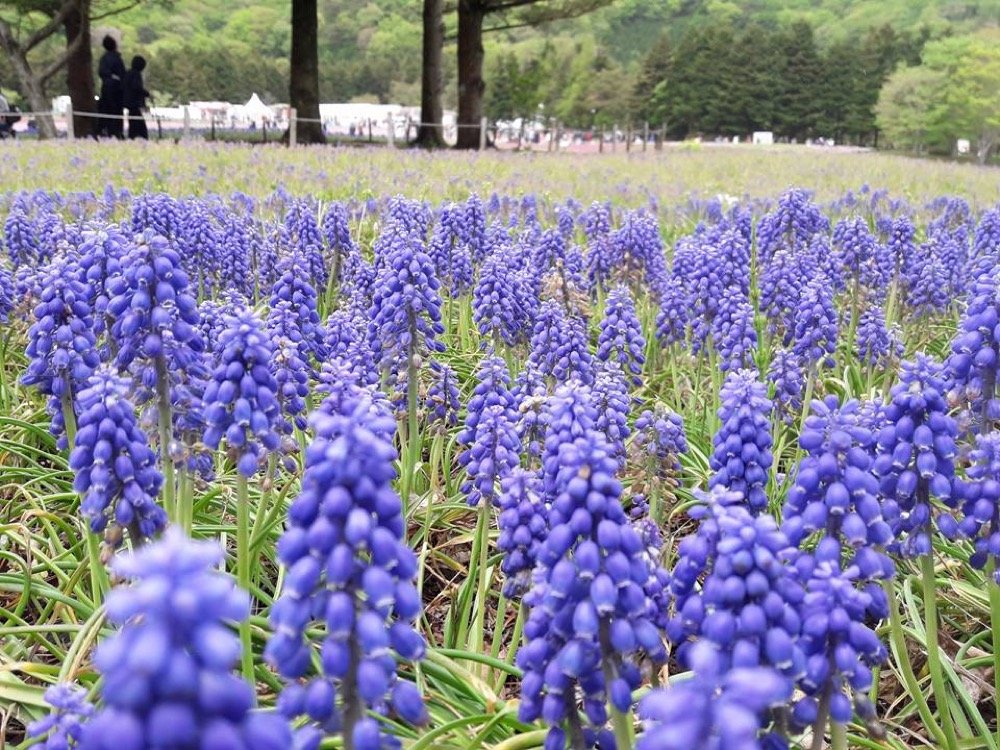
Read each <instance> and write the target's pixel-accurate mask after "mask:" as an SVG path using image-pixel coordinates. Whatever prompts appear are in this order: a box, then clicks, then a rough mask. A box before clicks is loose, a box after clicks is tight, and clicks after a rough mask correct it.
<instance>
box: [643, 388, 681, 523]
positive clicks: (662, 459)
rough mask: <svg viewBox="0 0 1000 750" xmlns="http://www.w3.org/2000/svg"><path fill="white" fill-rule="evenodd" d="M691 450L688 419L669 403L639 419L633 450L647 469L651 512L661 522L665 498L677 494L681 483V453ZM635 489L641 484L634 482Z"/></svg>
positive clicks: (645, 476) (646, 482)
mask: <svg viewBox="0 0 1000 750" xmlns="http://www.w3.org/2000/svg"><path fill="white" fill-rule="evenodd" d="M687 450H688V444H687V436H686V435H685V434H684V421H683V420H682V419H681V417H680V415H679V414H675V413H674V412H672V411H670V410H669V409H667V408H666V407H665V406H657V407H656V408H655V409H653V410H650V409H646V410H645V411H644V412H642V414H640V415H639V418H638V419H637V420H636V421H635V425H634V429H633V436H632V441H631V442H630V443H629V451H630V452H631V454H632V455H633V456H634V461H635V462H636V463H637V465H638V466H641V467H642V469H643V473H642V477H641V479H642V480H643V482H644V485H645V490H643V493H644V494H645V495H646V497H647V498H648V500H649V505H650V515H651V517H652V519H653V520H654V521H656V522H657V523H659V522H660V521H661V520H662V516H663V503H664V501H668V500H671V499H672V498H673V492H674V490H675V489H676V488H677V486H678V484H679V483H680V481H679V478H680V474H681V462H680V456H681V454H683V453H687ZM633 489H638V486H637V485H633Z"/></svg>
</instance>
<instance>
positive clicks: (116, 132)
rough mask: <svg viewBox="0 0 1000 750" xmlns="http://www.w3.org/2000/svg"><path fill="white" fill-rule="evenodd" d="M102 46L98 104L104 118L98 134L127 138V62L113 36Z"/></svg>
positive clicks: (98, 127) (99, 125)
mask: <svg viewBox="0 0 1000 750" xmlns="http://www.w3.org/2000/svg"><path fill="white" fill-rule="evenodd" d="M101 45H102V46H103V47H104V54H103V55H101V61H100V63H99V64H98V66H97V75H98V76H99V77H100V79H101V98H100V99H99V100H98V102H97V111H98V112H99V113H100V114H102V115H113V117H102V118H101V119H100V121H99V122H98V125H97V134H98V135H104V136H108V137H111V138H124V137H125V124H124V122H122V116H123V113H124V111H125V104H124V88H123V82H124V79H125V72H126V71H125V61H124V60H123V59H122V56H121V53H120V52H119V51H118V42H116V41H115V40H114V37H112V36H110V35H109V36H105V37H104V39H103V41H102V42H101Z"/></svg>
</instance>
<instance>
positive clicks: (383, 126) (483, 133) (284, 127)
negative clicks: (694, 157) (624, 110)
mask: <svg viewBox="0 0 1000 750" xmlns="http://www.w3.org/2000/svg"><path fill="white" fill-rule="evenodd" d="M181 110H182V113H181V116H179V117H168V116H164V115H162V114H158V113H156V112H150V113H148V119H149V120H151V121H152V124H153V126H154V127H155V129H156V136H157V139H158V140H162V139H163V137H164V134H165V133H167V134H168V136H167V137H170V136H169V134H171V133H174V134H176V133H179V138H180V139H181V140H188V139H190V138H192V137H193V136H194V134H195V133H201V134H205V135H207V136H208V138H209V140H213V141H214V140H217V138H218V135H219V133H220V132H226V119H225V117H222V116H215V115H213V116H211V117H210V118H209V120H208V122H207V123H206V122H205V121H204V120H200V121H197V122H195V121H193V120H192V117H191V112H190V110H189V108H188V107H186V106H185V107H182V108H181ZM12 114H16V115H18V116H20V117H21V118H35V119H38V118H41V117H47V118H50V119H51V120H52V121H53V124H54V125H55V123H56V122H57V121H61V123H62V126H63V128H64V130H65V135H66V138H67V139H68V140H74V139H75V138H76V134H75V132H74V118H77V117H83V118H89V119H96V120H121V122H122V126H123V128H124V126H126V125H127V124H128V121H129V116H128V115H127V114H122V115H109V114H103V113H100V112H79V111H74V110H72V109H67V110H66V111H65V112H56V111H47V112H37V111H27V112H21V111H18V112H14V113H12ZM268 122H269V121H268V120H262V122H261V125H262V126H261V130H260V132H261V138H262V141H263V142H264V143H267V142H268ZM330 122H331V121H330V119H329V118H327V119H324V118H316V117H312V118H310V117H299V116H298V114H297V113H296V110H295V109H294V108H290V109H289V110H288V117H287V118H275V120H273V121H270V124H271V132H272V133H281V135H278V136H277V137H276V138H275V139H274V140H283V139H284V138H285V135H284V133H285V132H287V143H288V145H289V146H295V145H297V144H298V140H299V139H298V135H299V133H298V130H299V128H298V126H299V123H314V124H315V123H318V124H320V125H321V126H322V127H323V129H324V133H326V128H327V126H329V125H330ZM352 125H354V126H359V127H357V128H356V129H354V128H352V129H351V130H350V131H349V134H345V133H326V134H327V135H329V136H332V137H334V138H345V140H346V139H350V140H351V141H354V142H365V141H367V142H368V143H373V144H374V143H376V142H383V140H384V142H385V143H386V145H388V146H390V147H393V146H395V145H396V140H397V138H400V137H401V138H402V140H403V142H406V143H408V142H410V141H411V134H412V135H413V137H416V134H417V133H418V132H419V130H420V128H422V127H433V128H436V129H437V130H439V132H440V133H441V135H442V138H443V139H444V140H445V142H448V140H449V136H450V137H451V138H452V140H453V139H454V137H456V136H457V132H458V130H459V129H462V128H469V129H475V130H478V131H479V150H481V151H482V150H485V149H486V148H487V146H489V145H491V144H493V145H500V143H501V142H502V143H503V144H505V145H506V146H507V147H511V148H516V149H517V150H521V149H522V148H524V147H525V146H527V148H529V149H532V150H538V148H536V147H541V148H544V150H546V151H560V150H562V149H564V148H566V146H567V145H568V144H567V143H566V139H567V138H569V139H570V140H569V145H571V144H572V143H574V142H580V140H579V139H584V140H586V141H590V142H592V141H597V144H598V151H599V152H602V153H603V152H604V151H605V150H606V149H607V150H610V151H612V152H614V151H616V150H617V149H618V148H619V147H622V148H624V150H625V151H631V150H632V149H633V148H636V149H640V150H642V151H646V149H647V147H649V146H652V147H653V148H654V149H656V150H657V151H659V150H661V149H662V148H663V143H664V142H665V136H666V128H665V127H661V128H658V129H655V130H654V129H651V128H650V126H649V123H643V126H642V128H641V129H633V128H632V127H631V125H629V126H626V128H625V129H624V130H622V129H620V128H619V127H618V125H613V126H612V127H611V129H610V131H609V130H608V129H607V128H601V129H600V130H599V131H598V130H596V129H593V128H592V129H590V130H579V129H572V128H565V127H564V126H563V125H562V124H561V123H559V122H558V121H554V122H552V123H549V124H546V125H541V124H537V123H536V124H532V125H531V126H528V125H526V124H525V123H524V122H523V121H522V123H521V125H520V126H519V127H514V126H512V125H503V124H501V123H496V122H494V123H492V124H491V123H490V122H489V120H488V119H487V118H486V117H483V118H482V119H481V120H480V122H479V123H478V124H473V123H458V122H456V123H449V124H447V125H443V124H441V123H424V122H420V121H418V120H413V119H412V118H410V117H402V118H401V117H398V116H395V115H392V114H390V115H388V116H387V117H386V118H385V120H384V121H383V120H377V119H373V118H362V119H361V120H360V121H354V122H352ZM233 129H234V125H233V124H232V123H230V128H229V130H230V131H232V130H233ZM249 130H250V131H251V132H253V131H254V130H255V126H254V127H253V128H250V129H249ZM491 134H492V139H491V138H490V135H491ZM376 139H377V140H376ZM501 139H502V141H501Z"/></svg>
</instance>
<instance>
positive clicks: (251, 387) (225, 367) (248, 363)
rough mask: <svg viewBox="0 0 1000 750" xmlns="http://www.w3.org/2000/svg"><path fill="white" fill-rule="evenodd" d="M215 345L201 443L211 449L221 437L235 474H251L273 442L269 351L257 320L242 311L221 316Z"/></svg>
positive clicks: (275, 418) (274, 407)
mask: <svg viewBox="0 0 1000 750" xmlns="http://www.w3.org/2000/svg"><path fill="white" fill-rule="evenodd" d="M219 346H220V350H221V353H220V356H219V361H218V364H217V365H216V367H215V371H214V372H213V374H212V379H211V381H210V382H209V384H208V387H207V388H206V389H205V395H204V398H205V421H206V422H207V425H208V426H207V428H206V430H205V436H204V442H205V444H206V445H208V446H209V447H210V448H213V449H214V448H218V447H219V443H220V442H221V441H222V439H223V437H224V438H225V439H226V444H227V445H228V447H229V449H230V451H231V452H232V453H233V459H234V460H235V462H236V466H237V469H238V470H239V473H240V474H241V475H242V476H244V477H251V476H253V475H254V474H256V473H257V470H258V469H259V468H260V465H261V463H262V462H263V460H264V457H265V456H266V454H267V453H268V452H270V451H275V450H277V449H278V444H279V438H278V433H277V432H276V427H277V426H278V423H279V421H280V412H279V407H278V401H277V398H276V392H277V390H278V385H277V383H276V381H275V379H274V376H273V375H272V374H271V371H270V365H271V360H272V358H273V354H274V352H273V349H272V346H271V342H270V340H269V339H268V337H267V334H266V333H265V332H264V330H263V326H262V325H261V322H260V319H259V318H258V317H257V316H256V315H255V314H254V313H253V312H250V311H248V310H240V311H237V312H236V313H235V314H233V315H230V316H229V317H228V318H227V320H226V330H225V331H223V332H222V334H221V336H220V337H219Z"/></svg>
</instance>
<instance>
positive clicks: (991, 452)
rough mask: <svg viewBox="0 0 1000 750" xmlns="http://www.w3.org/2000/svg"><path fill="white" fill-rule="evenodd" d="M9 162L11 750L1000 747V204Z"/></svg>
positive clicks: (7, 649) (178, 162)
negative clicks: (30, 749)
mask: <svg viewBox="0 0 1000 750" xmlns="http://www.w3.org/2000/svg"><path fill="white" fill-rule="evenodd" d="M69 148H72V149H73V151H72V154H73V156H72V157H71V160H70V167H69V168H68V169H67V164H66V157H67V155H69V154H70V151H69ZM116 160H117V161H116ZM0 167H2V168H3V174H4V183H3V190H5V192H3V193H0V221H2V249H3V255H2V258H0V321H2V322H0V747H3V746H4V742H6V743H7V744H9V745H10V746H13V747H18V748H20V747H39V748H46V749H47V750H62V749H63V748H81V749H85V750H112V749H113V750H141V749H143V748H163V749H164V750H168V749H170V750H174V749H176V750H182V749H187V748H192V749H194V748H199V749H202V750H230V749H232V750H240V749H244V748H245V749H246V750H279V749H281V748H301V749H306V748H309V749H312V748H318V747H323V748H346V750H383V749H384V750H388V749H389V748H400V747H402V748H407V749H408V750H427V749H428V748H435V749H436V750H474V749H476V748H490V749H491V750H529V749H530V748H544V749H545V750H559V749H561V748H569V749H571V750H582V749H583V748H600V749H601V750H608V749H609V748H619V749H622V748H637V749H638V750H691V749H697V748H705V749H706V750H709V749H711V750H715V749H716V748H718V749H720V750H723V749H724V750H743V749H744V748H746V749H747V750H750V749H752V748H767V749H768V750H771V749H777V748H785V747H791V748H811V749H813V750H819V748H823V747H832V748H837V749H840V748H846V747H849V746H850V747H863V748H920V747H928V748H947V750H959V748H961V749H962V750H972V749H973V748H983V749H986V750H1000V726H998V712H997V709H996V696H997V694H998V687H1000V630H994V628H993V625H994V624H996V625H998V626H1000V582H998V581H1000V576H998V574H997V572H996V568H997V562H998V560H1000V394H998V392H997V371H998V368H1000V359H998V356H1000V275H998V274H1000V271H998V270H997V265H998V260H1000V204H998V200H1000V181H998V180H997V173H996V171H995V170H992V171H991V170H988V169H975V168H971V167H967V166H961V165H951V164H944V163H931V162H913V161H909V160H904V159H893V158H889V157H884V156H879V155H870V154H836V155H835V154H824V153H822V152H818V151H817V152H811V151H808V150H805V149H799V150H787V151H785V150H776V151H774V152H760V153H751V152H745V151H736V150H729V149H715V150H713V149H707V148H706V149H704V150H697V149H696V150H675V151H670V152H668V153H665V154H657V155H655V156H654V155H650V158H648V159H644V158H639V155H638V154H634V155H632V156H626V155H608V156H607V157H606V158H605V157H601V158H592V159H589V160H587V159H582V160H581V159H573V158H572V157H569V156H566V155H550V156H544V155H521V154H507V155H491V154H487V155H481V156H468V155H464V154H463V155H459V154H442V155H433V156H431V155H425V154H410V153H406V154H398V155H396V154H391V153H387V152H385V151H378V152H376V151H341V150H336V151H331V152H317V151H314V150H310V149H298V150H293V151H287V150H279V149H277V148H275V149H257V150H251V149H242V148H234V147H221V146H218V147H216V146H212V147H207V146H206V147H201V148H196V147H192V148H190V149H181V148H174V147H172V146H161V147H150V146H147V147H144V146H139V145H136V146H130V147H120V146H117V145H115V146H111V145H94V146H89V145H88V146H82V145H79V144H78V145H74V146H72V147H69V146H67V145H65V144H45V145H30V146H28V145H23V144H19V145H14V146H11V147H10V148H4V149H0ZM7 175H10V179H9V181H8V177H7Z"/></svg>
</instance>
